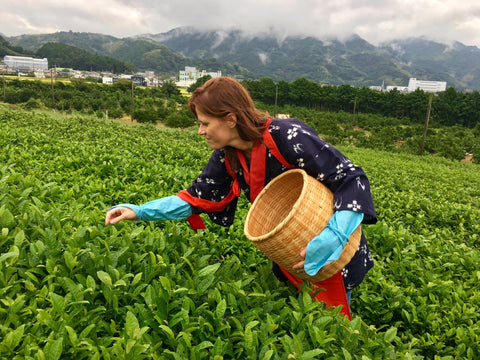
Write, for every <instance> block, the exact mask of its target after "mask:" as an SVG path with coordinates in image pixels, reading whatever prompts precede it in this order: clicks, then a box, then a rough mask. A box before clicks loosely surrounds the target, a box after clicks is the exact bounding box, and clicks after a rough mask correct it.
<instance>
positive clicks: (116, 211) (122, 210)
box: [105, 206, 138, 225]
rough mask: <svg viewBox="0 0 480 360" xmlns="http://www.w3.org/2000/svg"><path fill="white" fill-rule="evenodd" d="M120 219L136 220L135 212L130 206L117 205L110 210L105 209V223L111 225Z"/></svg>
mask: <svg viewBox="0 0 480 360" xmlns="http://www.w3.org/2000/svg"><path fill="white" fill-rule="evenodd" d="M122 220H138V218H137V214H136V213H135V211H133V210H132V209H130V208H127V207H123V206H117V207H115V208H113V209H112V210H109V211H107V215H106V216H105V225H109V224H111V225H113V224H116V223H118V222H120V221H122Z"/></svg>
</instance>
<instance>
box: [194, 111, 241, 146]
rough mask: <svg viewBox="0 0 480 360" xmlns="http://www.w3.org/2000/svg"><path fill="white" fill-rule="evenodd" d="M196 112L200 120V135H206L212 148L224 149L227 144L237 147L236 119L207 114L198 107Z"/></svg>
mask: <svg viewBox="0 0 480 360" xmlns="http://www.w3.org/2000/svg"><path fill="white" fill-rule="evenodd" d="M196 112H197V119H198V121H199V122H200V127H199V128H198V135H202V136H205V140H207V142H208V145H209V146H210V147H211V148H212V149H214V150H219V149H223V148H224V147H225V146H227V145H228V146H233V147H235V143H236V141H237V140H238V139H239V136H238V131H237V129H236V127H235V125H236V124H235V121H233V120H229V119H228V118H227V119H222V118H217V117H214V116H210V115H206V114H204V113H202V112H201V111H199V110H198V109H197V110H196Z"/></svg>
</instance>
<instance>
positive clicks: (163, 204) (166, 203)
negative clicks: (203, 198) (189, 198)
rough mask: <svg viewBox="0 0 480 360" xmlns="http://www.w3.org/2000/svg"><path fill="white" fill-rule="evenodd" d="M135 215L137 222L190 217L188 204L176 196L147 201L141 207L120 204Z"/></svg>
mask: <svg viewBox="0 0 480 360" xmlns="http://www.w3.org/2000/svg"><path fill="white" fill-rule="evenodd" d="M117 206H123V207H128V208H129V209H132V210H133V211H135V213H136V214H137V217H138V220H180V219H185V218H187V217H189V216H190V215H192V207H191V206H190V204H189V203H188V202H186V201H184V200H182V199H180V198H179V197H178V196H176V195H172V196H167V197H164V198H161V199H157V200H152V201H149V202H147V203H145V204H143V205H133V204H120V205H117Z"/></svg>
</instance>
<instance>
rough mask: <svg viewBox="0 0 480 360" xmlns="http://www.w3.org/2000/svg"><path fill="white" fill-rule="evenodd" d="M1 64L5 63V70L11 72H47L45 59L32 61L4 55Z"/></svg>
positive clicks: (32, 59) (31, 59)
mask: <svg viewBox="0 0 480 360" xmlns="http://www.w3.org/2000/svg"><path fill="white" fill-rule="evenodd" d="M3 62H4V63H5V65H7V68H8V69H11V70H19V71H35V70H48V60H47V58H43V59H34V58H31V57H24V56H12V55H5V58H4V59H3Z"/></svg>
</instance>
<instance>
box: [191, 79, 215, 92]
mask: <svg viewBox="0 0 480 360" xmlns="http://www.w3.org/2000/svg"><path fill="white" fill-rule="evenodd" d="M211 78H212V77H211V76H210V75H205V76H202V77H201V78H199V79H197V81H195V83H194V84H192V85H190V86H189V87H188V88H187V91H188V92H190V93H192V92H194V91H195V89H197V88H199V87H200V86H202V85H203V84H205V83H206V82H207V81H208V80H210V79H211Z"/></svg>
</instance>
